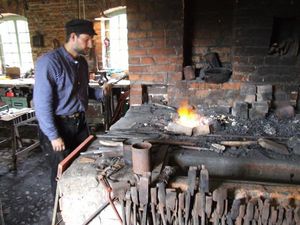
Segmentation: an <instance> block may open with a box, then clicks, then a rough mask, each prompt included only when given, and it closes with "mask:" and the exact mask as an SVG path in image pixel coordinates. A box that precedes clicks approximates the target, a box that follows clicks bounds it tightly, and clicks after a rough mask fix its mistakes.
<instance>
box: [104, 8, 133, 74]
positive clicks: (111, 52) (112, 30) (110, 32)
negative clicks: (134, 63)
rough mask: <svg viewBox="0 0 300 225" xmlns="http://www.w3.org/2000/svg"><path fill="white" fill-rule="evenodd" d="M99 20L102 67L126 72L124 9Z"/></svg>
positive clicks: (126, 52)
mask: <svg viewBox="0 0 300 225" xmlns="http://www.w3.org/2000/svg"><path fill="white" fill-rule="evenodd" d="M105 15H107V17H108V18H107V19H101V18H100V20H101V28H102V29H101V38H102V59H103V67H104V68H111V69H121V70H128V44H127V16H126V9H125V8H122V9H118V10H113V12H110V13H106V14H105Z"/></svg>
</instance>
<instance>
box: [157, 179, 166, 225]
mask: <svg viewBox="0 0 300 225" xmlns="http://www.w3.org/2000/svg"><path fill="white" fill-rule="evenodd" d="M157 186H158V194H157V196H158V210H159V213H160V217H161V219H162V221H163V225H167V220H166V215H165V207H166V184H165V183H158V184H157Z"/></svg>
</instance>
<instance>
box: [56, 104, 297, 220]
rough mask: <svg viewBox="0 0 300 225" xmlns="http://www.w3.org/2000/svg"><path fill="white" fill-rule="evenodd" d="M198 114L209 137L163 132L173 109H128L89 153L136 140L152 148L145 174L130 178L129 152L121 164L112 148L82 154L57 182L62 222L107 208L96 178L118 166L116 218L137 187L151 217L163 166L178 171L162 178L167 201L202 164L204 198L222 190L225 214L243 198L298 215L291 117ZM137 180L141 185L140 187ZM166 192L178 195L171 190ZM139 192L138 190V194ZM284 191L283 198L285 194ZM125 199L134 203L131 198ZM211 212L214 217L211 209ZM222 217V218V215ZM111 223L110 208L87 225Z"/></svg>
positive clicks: (114, 177) (112, 179) (113, 180)
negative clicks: (292, 201)
mask: <svg viewBox="0 0 300 225" xmlns="http://www.w3.org/2000/svg"><path fill="white" fill-rule="evenodd" d="M199 110H200V111H201V113H202V114H201V115H203V116H206V117H207V118H210V120H211V121H213V123H212V124H211V126H212V127H213V130H212V132H211V133H210V134H206V135H200V136H187V135H182V134H174V133H172V132H168V131H166V130H165V127H166V126H167V125H168V123H170V122H172V121H173V116H174V114H175V113H177V112H176V110H175V109H174V108H172V107H168V106H163V105H142V106H138V107H131V108H130V109H129V111H128V112H127V114H126V115H125V117H124V118H122V119H121V120H120V121H118V123H116V124H114V125H113V126H112V127H111V129H110V130H109V131H108V133H106V134H104V135H98V136H97V139H96V140H95V141H94V142H93V143H92V145H91V146H89V148H88V149H87V152H89V151H90V152H93V151H94V150H95V149H101V147H99V146H101V143H103V140H105V141H113V140H114V141H116V140H118V142H119V141H120V140H127V141H129V140H130V141H129V143H132V144H133V143H137V142H141V141H148V142H150V143H151V144H152V148H151V169H152V170H151V174H148V173H145V174H142V175H138V176H136V175H134V174H133V171H132V165H131V162H130V157H129V158H128V152H126V154H127V156H126V157H127V158H126V159H125V161H123V158H122V152H120V151H114V150H113V148H112V151H113V152H112V153H113V154H112V155H110V156H109V155H107V154H91V155H81V156H80V157H79V158H78V159H77V160H76V161H75V162H74V163H73V164H72V165H71V167H70V168H69V169H68V170H67V171H66V172H65V173H64V174H63V177H62V179H61V180H60V181H59V187H60V190H61V191H60V195H61V199H60V202H61V205H62V215H63V218H64V220H65V222H66V224H72V225H75V224H82V223H83V221H85V220H86V219H87V218H88V217H89V216H90V215H91V214H92V213H93V212H95V211H96V210H97V209H98V208H99V207H100V206H101V205H102V204H103V203H105V201H106V199H107V198H106V197H107V194H106V191H105V189H104V188H103V186H102V185H101V182H100V181H99V174H101V173H102V171H103V169H105V168H107V166H109V165H112V164H114V163H116V162H118V164H119V165H122V169H120V170H119V171H118V172H117V173H115V174H113V175H112V176H111V177H110V178H109V179H108V180H109V183H110V185H111V187H112V189H113V192H114V196H116V197H117V198H118V199H123V200H119V202H116V205H117V209H118V211H119V212H122V204H123V203H124V204H125V205H126V202H127V201H129V199H128V198H126V193H127V192H126V191H125V190H126V188H128V186H129V187H131V189H132V188H133V190H134V187H140V186H143V187H149V196H148V200H149V201H148V203H149V205H148V206H149V213H150V214H149V216H150V217H151V210H150V208H151V207H150V199H151V198H150V188H151V189H152V188H155V187H156V182H157V181H158V180H159V175H161V173H160V172H161V171H162V170H163V168H164V166H169V167H171V168H174V170H172V171H176V172H175V173H173V172H172V173H170V175H169V177H168V176H167V178H164V179H163V180H164V182H165V188H166V189H163V190H166V193H168V195H169V197H172V198H173V197H174V195H175V196H177V197H178V198H179V195H180V194H181V193H182V192H183V191H186V190H188V189H189V185H190V182H189V181H188V179H189V178H188V177H189V175H188V174H190V172H188V171H189V170H190V169H191V168H196V170H199V168H201V166H202V168H203V165H204V166H205V168H206V169H207V170H208V171H209V179H210V181H211V186H210V190H209V191H210V192H209V193H206V194H205V195H206V196H207V197H208V198H209V197H212V196H211V194H213V192H214V191H215V190H216V189H217V188H218V187H225V186H226V185H227V186H226V190H228V193H227V195H226V196H227V197H226V199H227V198H228V209H230V208H232V207H233V205H234V204H235V203H234V202H236V200H237V199H243V200H241V202H244V203H243V204H244V206H245V207H246V206H247V204H248V203H247V202H248V200H249V199H253V201H254V199H256V198H259V199H261V200H259V201H262V202H263V203H264V202H265V203H266V204H269V201H271V202H273V201H274V202H277V203H276V204H275V205H273V207H274V209H276V210H279V208H281V207H283V208H284V207H286V208H285V210H286V212H288V209H291V210H293V212H295V213H296V209H297V207H296V206H298V201H299V199H300V198H299V196H298V194H297V192H298V191H299V190H300V187H299V186H298V184H300V166H299V163H298V162H299V160H300V156H299V155H298V152H299V151H297V147H296V146H299V139H298V138H297V135H299V133H298V132H299V130H300V128H299V122H298V119H297V118H296V117H295V118H293V119H289V120H283V121H282V120H278V119H277V117H275V116H273V115H270V116H269V117H268V118H266V119H263V120H262V119H260V120H257V121H255V120H252V121H250V120H244V119H239V118H235V117H232V116H231V115H224V114H221V115H220V114H216V113H214V112H211V111H210V109H206V110H204V109H199ZM263 142H265V144H264V145H266V144H268V145H269V146H271V147H267V148H266V146H263V144H262V143H263ZM282 146H284V147H282ZM117 147H118V148H119V147H120V146H119V145H118V146H117ZM127 147H128V146H127ZM127 147H126V149H127V151H128V148H127ZM124 150H125V148H124ZM120 153H121V154H120ZM124 153H125V151H124ZM129 156H130V154H129ZM124 157H125V156H124ZM199 172H200V171H198V172H197V173H196V174H198V173H199ZM149 176H150V177H151V178H150V177H149ZM197 176H198V175H197ZM147 177H148V178H147ZM139 178H140V179H142V180H140V181H139ZM137 179H138V180H137ZM228 179H229V180H230V182H229V181H228ZM226 180H227V181H226ZM140 182H141V183H140ZM228 182H229V183H230V184H228ZM270 182H272V183H270ZM275 183H276V184H275ZM278 183H281V184H278ZM291 185H293V186H291ZM275 186H281V187H282V189H281V190H274V189H272V187H275ZM120 187H123V188H120ZM159 188H162V187H161V186H160V185H158V187H157V188H156V189H155V190H156V191H158V190H159ZM169 188H176V191H175V192H174V190H173V189H169ZM137 190H138V191H139V188H137ZM284 191H287V192H288V194H287V193H284ZM196 192H197V191H196ZM196 192H195V194H196ZM144 193H147V192H144ZM245 193H246V194H245ZM131 194H132V193H131ZM214 195H215V197H214V198H213V199H218V198H217V197H216V195H219V194H217V192H215V194H214ZM141 196H144V195H141ZM197 196H198V195H197ZM241 196H242V197H241ZM270 196H272V197H270ZM177 197H176V198H177ZM221 197H222V196H220V198H221ZM290 198H293V199H295V202H296V205H295V206H291V205H290V204H289V203H287V205H284V206H283V205H282V204H281V202H287V201H289V200H288V199H290ZM126 199H127V200H126ZM195 199H196V198H195ZM247 199H248V200H247ZM131 200H132V201H133V199H132V197H131ZM144 200H145V203H143V204H142V205H141V207H142V206H143V207H144V206H145V205H147V204H148V203H147V201H146V199H144ZM192 201H194V198H192ZM213 201H215V200H213ZM216 201H217V200H216ZM122 202H123V203H122ZM256 202H257V201H256ZM278 202H279V203H278ZM131 203H132V202H131ZM128 204H129V203H128ZM132 204H133V203H132ZM139 204H140V203H139ZM272 204H273V203H272ZM213 205H215V204H213ZM143 207H142V208H143ZM157 210H158V208H157ZM212 210H213V211H214V209H212ZM294 210H295V211H294ZM142 212H143V211H141V213H142ZM158 214H160V213H158ZM224 215H225V214H224V213H222V216H224ZM116 218H117V217H116V215H115V214H114V212H113V210H112V209H111V207H108V208H107V209H106V210H105V211H104V212H103V213H101V215H100V216H99V217H96V219H95V220H94V221H93V222H92V223H90V224H105V223H112V224H117V223H119V221H118V220H117V219H116ZM199 218H200V217H199ZM212 218H213V217H212ZM236 219H237V218H235V219H234V221H235V220H236ZM240 219H241V218H240ZM77 221H79V223H78V222H77ZM109 221H110V222H109ZM111 221H113V222H111Z"/></svg>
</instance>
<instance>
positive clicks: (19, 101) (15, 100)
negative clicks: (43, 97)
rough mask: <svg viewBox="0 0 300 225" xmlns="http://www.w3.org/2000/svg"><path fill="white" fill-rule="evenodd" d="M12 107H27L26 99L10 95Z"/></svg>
mask: <svg viewBox="0 0 300 225" xmlns="http://www.w3.org/2000/svg"><path fill="white" fill-rule="evenodd" d="M11 100H12V104H11V105H12V108H16V109H22V108H28V101H27V98H25V97H12V98H11Z"/></svg>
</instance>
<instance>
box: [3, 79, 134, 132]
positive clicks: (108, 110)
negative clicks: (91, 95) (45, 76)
mask: <svg viewBox="0 0 300 225" xmlns="http://www.w3.org/2000/svg"><path fill="white" fill-rule="evenodd" d="M116 82H117V83H116ZM108 83H113V84H114V85H113V90H112V96H107V97H106V98H105V99H104V100H103V101H102V102H97V101H95V100H94V101H93V100H91V101H90V102H89V110H88V111H87V119H88V122H89V124H97V123H100V124H104V125H105V128H106V129H108V128H109V127H110V125H111V124H112V123H114V122H115V121H116V120H117V119H119V116H118V115H120V114H121V113H120V112H121V111H122V107H123V105H121V104H123V103H124V102H125V99H124V98H126V97H128V95H129V92H127V93H125V96H124V95H123V93H122V92H124V91H128V90H129V86H130V81H129V80H119V81H118V79H117V78H111V79H109V80H108ZM33 86H34V78H18V79H0V88H1V87H2V88H29V89H33ZM89 87H91V88H99V87H100V86H99V84H98V82H97V81H94V80H90V82H89ZM122 97H123V98H122ZM99 111H100V112H99ZM100 114H103V115H101V116H100Z"/></svg>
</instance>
